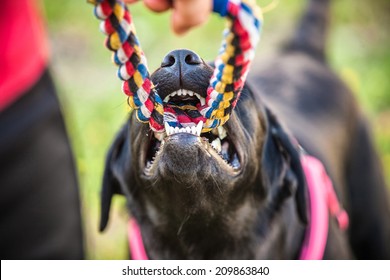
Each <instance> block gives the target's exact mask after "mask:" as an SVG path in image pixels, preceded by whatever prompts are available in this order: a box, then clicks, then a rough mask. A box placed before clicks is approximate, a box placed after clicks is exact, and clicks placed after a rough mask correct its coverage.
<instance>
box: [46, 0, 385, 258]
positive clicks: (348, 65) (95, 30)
mask: <svg viewBox="0 0 390 280" xmlns="http://www.w3.org/2000/svg"><path fill="white" fill-rule="evenodd" d="M257 2H258V4H259V5H260V6H262V7H265V6H267V5H268V4H269V3H270V2H272V0H258V1H257ZM333 2H334V3H333V6H332V24H331V29H330V34H329V46H328V50H329V52H328V54H329V59H330V62H331V65H332V67H333V68H334V70H335V71H336V72H337V73H338V74H339V75H340V76H341V77H342V78H343V79H344V80H345V82H346V83H347V84H348V85H349V86H350V88H351V89H352V90H353V91H354V93H355V94H356V97H357V98H358V100H359V101H360V103H361V106H362V107H363V110H364V111H365V112H366V114H367V116H368V117H369V119H370V121H371V124H372V130H373V132H374V135H375V142H376V145H377V148H378V151H379V153H380V156H381V159H382V162H383V165H384V172H385V174H386V180H387V183H388V186H389V185H390V79H389V75H390V49H389V46H390V44H389V43H390V33H389V28H390V1H388V0H376V1H363V0H338V1H333ZM305 4H306V1H304V0H295V1H288V0H280V1H278V5H277V6H276V8H275V9H273V10H272V11H270V12H268V13H266V14H265V15H264V18H265V26H264V29H263V35H262V41H261V43H260V46H259V47H258V49H257V53H258V54H259V55H260V56H266V55H267V54H269V53H271V52H274V51H275V50H277V48H278V47H279V46H280V45H281V44H283V42H285V41H286V40H287V39H288V38H289V36H291V34H292V32H293V31H294V27H295V24H296V22H297V20H298V19H299V16H300V13H301V12H302V10H303V8H304V6H305ZM43 9H44V11H45V14H46V18H47V23H48V32H49V36H50V42H51V47H52V61H51V68H52V72H53V74H54V77H55V80H56V84H57V86H58V90H59V94H60V99H61V101H62V106H63V110H64V112H65V117H66V121H67V127H68V130H69V133H70V137H71V141H72V144H73V149H74V152H75V158H76V162H77V167H78V173H79V181H80V186H81V196H82V208H83V221H84V232H85V236H86V244H85V246H86V250H87V258H89V259H126V258H128V253H127V241H126V220H127V213H126V209H125V201H124V199H123V198H121V197H119V196H118V197H116V198H115V199H114V205H113V209H112V211H111V219H110V222H109V225H108V229H107V230H106V231H105V232H104V233H103V234H101V233H99V232H98V221H99V211H100V208H99V191H100V184H101V179H102V172H103V166H104V159H105V154H106V152H107V150H108V147H109V145H110V143H111V141H112V139H113V137H114V135H115V134H116V132H117V131H118V130H119V128H120V126H121V125H122V124H123V123H124V121H125V120H126V117H127V115H128V109H127V106H126V98H125V95H124V94H123V93H122V92H121V82H120V81H119V79H118V78H117V77H116V70H117V69H116V67H115V66H114V65H113V64H112V63H111V54H110V53H109V51H108V50H106V48H105V47H104V46H103V41H104V36H103V34H102V33H100V31H99V22H98V20H96V18H95V17H94V15H93V6H92V5H90V4H87V3H86V0H58V1H50V0H44V1H43ZM131 12H132V14H133V18H134V22H135V25H136V28H137V32H138V36H139V38H140V41H141V43H142V47H143V49H144V51H145V53H146V56H147V58H148V62H149V67H150V69H151V70H152V69H155V68H156V67H158V65H159V63H160V62H161V59H162V58H163V57H164V55H165V54H166V53H168V52H169V51H170V50H172V49H175V48H189V49H192V50H194V51H196V52H197V53H198V54H200V55H201V56H202V57H203V58H204V59H206V60H213V59H214V58H215V56H216V54H217V51H218V49H219V45H220V42H221V32H222V29H223V27H224V21H223V20H222V19H221V18H219V17H218V16H215V15H213V16H212V17H211V18H210V20H209V22H208V23H207V24H206V25H204V26H202V27H201V28H198V29H196V30H193V31H191V32H190V33H189V34H187V35H185V36H183V37H177V36H175V35H174V34H173V33H172V31H170V28H169V16H170V13H164V14H154V13H152V12H149V11H148V10H147V9H146V8H145V7H144V6H143V4H141V3H138V4H134V5H132V6H131Z"/></svg>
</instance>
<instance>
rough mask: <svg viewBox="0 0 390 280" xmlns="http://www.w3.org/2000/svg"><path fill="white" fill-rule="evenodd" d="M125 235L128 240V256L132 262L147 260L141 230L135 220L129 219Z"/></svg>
mask: <svg viewBox="0 0 390 280" xmlns="http://www.w3.org/2000/svg"><path fill="white" fill-rule="evenodd" d="M127 233H128V238H129V246H130V254H131V259H133V260H148V259H149V258H148V255H146V251H145V247H144V243H143V241H142V236H141V230H140V229H139V226H138V223H137V221H136V220H135V219H133V218H130V219H129V222H128V225H127Z"/></svg>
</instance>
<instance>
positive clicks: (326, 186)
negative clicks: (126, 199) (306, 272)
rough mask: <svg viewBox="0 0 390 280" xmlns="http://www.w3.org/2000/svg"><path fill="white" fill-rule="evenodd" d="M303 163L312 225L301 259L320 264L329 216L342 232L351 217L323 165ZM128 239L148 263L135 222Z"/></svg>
mask: <svg viewBox="0 0 390 280" xmlns="http://www.w3.org/2000/svg"><path fill="white" fill-rule="evenodd" d="M301 163H302V167H303V171H304V172H305V176H306V182H307V186H308V191H309V200H310V208H309V210H310V224H309V226H308V228H307V229H306V233H305V240H304V242H303V246H302V249H301V254H300V256H299V259H300V260H320V259H322V258H323V256H324V251H325V246H326V241H327V238H328V227H329V212H330V214H331V215H332V216H334V217H335V218H336V219H337V221H338V224H339V227H340V229H341V230H345V229H347V228H348V223H349V220H348V215H347V213H346V212H345V210H344V209H343V208H342V207H341V206H340V203H339V201H338V199H337V196H336V193H335V191H334V188H333V185H332V181H331V180H330V178H329V176H328V175H327V173H326V171H325V168H324V166H323V165H322V163H321V162H320V161H319V160H318V159H316V158H315V157H312V156H308V155H303V156H302V158H301ZM128 238H129V246H130V253H131V258H132V259H133V260H148V256H147V254H146V251H145V247H144V243H143V241H142V236H141V231H140V228H139V226H138V223H137V221H136V220H135V219H133V218H130V219H129V222H128Z"/></svg>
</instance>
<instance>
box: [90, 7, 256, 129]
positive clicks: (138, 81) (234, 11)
mask: <svg viewBox="0 0 390 280" xmlns="http://www.w3.org/2000/svg"><path fill="white" fill-rule="evenodd" d="M88 1H89V2H91V3H92V4H94V5H95V9H94V13H95V16H96V17H97V18H98V19H100V20H102V23H101V25H100V29H101V30H102V32H103V33H105V34H106V35H107V40H106V43H105V44H106V47H107V48H108V49H109V50H111V51H113V52H114V54H113V61H114V63H115V64H116V65H118V66H119V69H118V77H119V78H120V79H121V80H123V81H124V82H123V86H122V90H123V92H124V93H125V94H126V95H127V96H128V103H129V105H130V107H131V108H132V109H134V110H135V112H136V116H137V119H138V120H139V121H141V122H144V123H146V122H149V126H150V128H151V129H152V130H153V131H155V132H163V131H164V119H165V118H166V119H169V124H170V125H171V126H173V125H174V126H176V127H183V126H186V125H188V123H195V124H197V123H198V122H199V121H203V122H204V125H203V129H202V132H207V131H210V130H212V129H213V128H216V127H218V126H220V125H223V124H224V123H225V122H226V121H227V120H228V119H229V117H230V114H231V112H232V110H233V109H234V107H235V106H236V104H237V101H238V99H239V96H240V93H241V90H242V88H243V86H244V83H245V80H246V77H247V74H248V70H249V66H250V63H251V61H252V59H253V58H254V54H255V47H256V45H257V43H258V41H259V39H260V29H261V24H262V14H261V11H260V8H259V7H258V6H257V5H256V2H255V0H214V7H213V11H214V12H217V13H219V14H220V15H221V16H222V17H225V18H226V19H227V27H226V29H225V31H224V33H223V35H224V39H223V42H222V46H221V48H220V51H219V54H218V56H217V58H216V60H215V70H214V73H213V75H212V77H211V80H210V85H209V87H208V89H207V97H206V104H205V105H201V104H198V105H197V106H196V108H193V107H192V108H191V109H192V110H195V109H196V110H197V111H198V112H199V113H198V115H199V114H200V117H197V118H192V117H191V116H189V115H187V117H186V118H185V120H183V118H180V121H179V118H177V116H175V114H174V113H173V112H172V108H169V107H168V106H167V107H166V108H164V104H163V101H162V99H161V97H160V96H159V95H158V92H157V90H156V88H155V86H154V85H153V83H152V81H151V79H150V74H149V71H148V67H147V61H146V57H145V54H144V53H143V51H142V49H141V46H140V43H139V40H138V38H137V36H136V30H135V27H134V24H133V21H132V18H131V15H130V12H129V10H128V8H127V6H126V5H125V4H124V3H123V2H122V1H121V0H88ZM185 109H186V108H184V110H185ZM187 109H188V106H187ZM172 118H173V119H172Z"/></svg>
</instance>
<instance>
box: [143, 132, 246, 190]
mask: <svg viewBox="0 0 390 280" xmlns="http://www.w3.org/2000/svg"><path fill="white" fill-rule="evenodd" d="M233 140H234V139H232V137H229V135H228V133H227V131H226V130H225V128H222V127H221V128H219V129H215V130H214V131H212V132H208V133H202V134H200V133H199V135H197V132H196V131H194V133H192V132H191V131H189V132H178V133H173V134H171V135H165V137H163V139H161V140H158V139H157V138H156V137H155V136H154V135H151V136H150V137H149V143H148V145H145V149H146V151H145V153H144V155H145V159H144V161H143V163H144V167H143V176H144V179H150V180H153V181H156V180H163V181H172V179H174V180H175V181H177V182H178V183H181V184H193V182H203V181H208V180H215V177H216V176H217V177H219V178H222V177H223V178H232V177H235V176H237V175H238V174H239V173H240V171H241V162H240V154H239V152H238V150H237V148H236V145H235V143H234V141H233ZM141 164H142V163H141Z"/></svg>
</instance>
